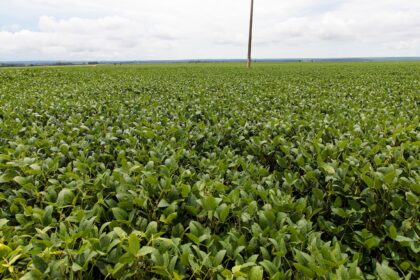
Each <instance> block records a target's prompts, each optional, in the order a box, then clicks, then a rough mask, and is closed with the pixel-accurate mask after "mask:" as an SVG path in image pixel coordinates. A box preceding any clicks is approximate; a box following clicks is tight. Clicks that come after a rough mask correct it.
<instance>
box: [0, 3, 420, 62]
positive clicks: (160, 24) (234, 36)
mask: <svg viewBox="0 0 420 280" xmlns="http://www.w3.org/2000/svg"><path fill="white" fill-rule="evenodd" d="M249 2H250V0H118V1H115V0H0V60H44V59H48V60H50V59H51V60H93V59H94V60H96V59H100V60H134V59H139V60H141V59H200V58H201V59H204V58H244V57H246V48H247V32H248V17H249ZM254 39H255V40H254V57H256V58H296V57H299V58H301V57H367V56H420V0H370V1H367V0H255V28H254Z"/></svg>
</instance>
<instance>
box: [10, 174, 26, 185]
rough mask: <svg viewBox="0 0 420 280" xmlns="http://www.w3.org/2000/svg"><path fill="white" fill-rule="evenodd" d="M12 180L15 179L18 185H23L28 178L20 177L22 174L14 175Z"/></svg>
mask: <svg viewBox="0 0 420 280" xmlns="http://www.w3.org/2000/svg"><path fill="white" fill-rule="evenodd" d="M13 181H15V182H16V183H18V184H19V185H20V186H25V185H26V184H27V183H28V182H29V180H28V178H26V177H22V176H16V177H14V178H13Z"/></svg>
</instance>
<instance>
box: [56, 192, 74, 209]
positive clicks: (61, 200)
mask: <svg viewBox="0 0 420 280" xmlns="http://www.w3.org/2000/svg"><path fill="white" fill-rule="evenodd" d="M73 200H74V194H73V192H72V191H71V190H70V189H67V188H64V189H62V190H61V191H60V192H59V193H58V196H57V204H58V205H59V206H61V207H63V206H68V205H72V204H73Z"/></svg>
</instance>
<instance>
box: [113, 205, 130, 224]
mask: <svg viewBox="0 0 420 280" xmlns="http://www.w3.org/2000/svg"><path fill="white" fill-rule="evenodd" d="M111 210H112V214H114V217H115V219H117V220H120V221H126V220H127V219H128V213H127V212H126V211H125V210H124V209H121V208H119V207H114V208H112V209H111Z"/></svg>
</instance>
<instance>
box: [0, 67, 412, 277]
mask: <svg viewBox="0 0 420 280" xmlns="http://www.w3.org/2000/svg"><path fill="white" fill-rule="evenodd" d="M419 89H420V64H419V63H342V64H330V63H322V64H321V63H306V64H303V63H300V64H298V63H296V64H293V63H291V64H264V63H257V64H255V66H254V68H253V69H252V70H251V71H248V70H246V69H244V65H243V64H206V65H201V64H173V65H170V66H169V65H143V66H118V67H115V66H100V67H68V68H65V67H60V68H41V67H39V68H30V69H29V68H16V69H2V70H1V71H0V205H1V208H0V209H1V210H0V228H1V230H0V277H1V278H2V279H18V278H20V277H22V276H23V278H22V279H44V278H45V279H101V278H102V279H103V278H105V277H107V279H133V278H134V279H152V278H153V277H155V278H154V279H162V278H163V279H250V280H260V279H312V278H318V279H391V280H393V279H400V278H405V279H413V280H414V279H418V278H419V277H420V273H419V269H420V254H419V253H420V242H419V234H420V223H419V213H420V202H419V197H420V174H419V172H420V157H419V148H420V122H419V116H420V111H419V108H418V104H419V98H420V92H419Z"/></svg>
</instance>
